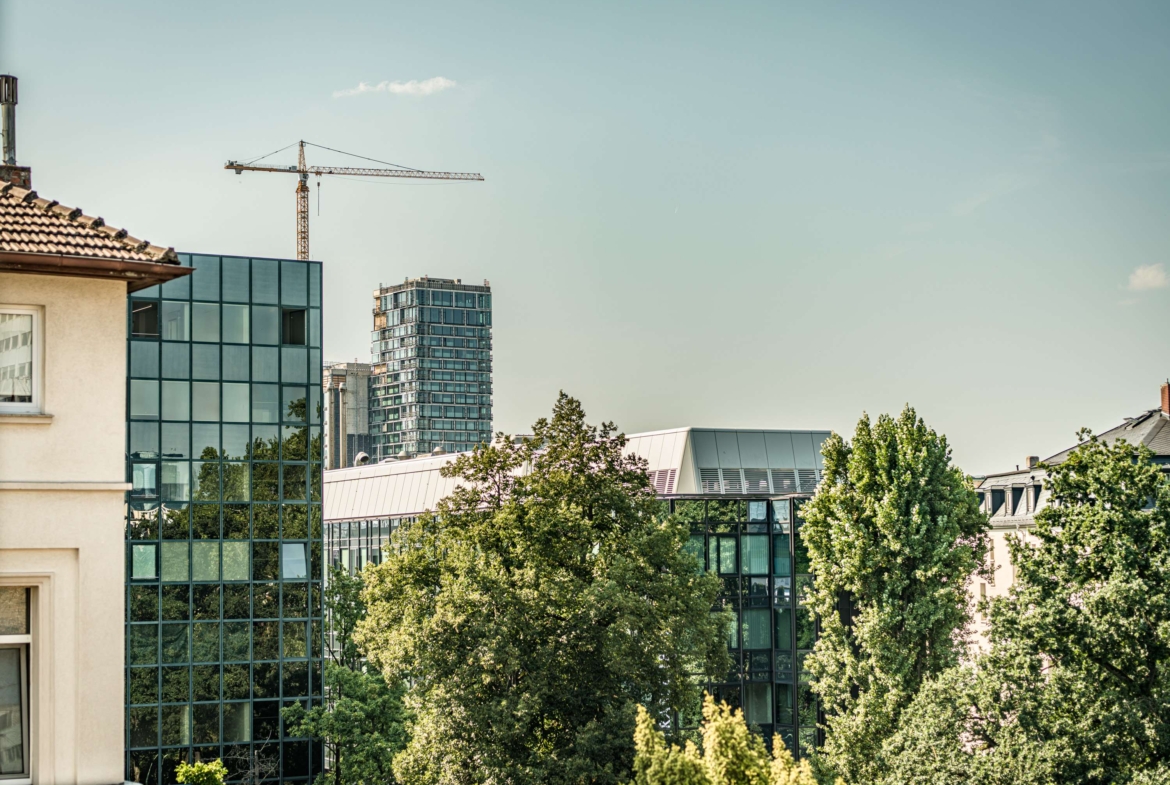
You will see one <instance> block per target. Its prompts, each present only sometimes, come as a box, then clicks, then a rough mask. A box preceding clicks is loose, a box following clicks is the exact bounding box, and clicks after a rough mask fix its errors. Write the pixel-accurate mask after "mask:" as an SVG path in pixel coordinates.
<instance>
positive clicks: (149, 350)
mask: <svg viewBox="0 0 1170 785" xmlns="http://www.w3.org/2000/svg"><path fill="white" fill-rule="evenodd" d="M180 258H181V259H182V263H183V264H187V265H191V266H194V267H195V268H196V271H195V273H194V274H193V275H191V276H190V277H188V278H180V279H177V280H175V281H171V282H169V283H166V284H163V285H162V286H161V287H157V286H156V287H153V288H151V289H146V290H144V291H141V292H136V293H135V294H133V295H132V296H131V299H130V302H129V314H128V316H129V327H130V340H129V345H128V348H127V352H128V358H127V360H128V369H129V374H128V376H129V378H128V380H127V416H128V428H127V431H128V435H127V438H128V443H127V448H126V453H127V467H126V473H127V480H128V481H129V482H130V483H131V485H132V490H131V491H130V492H129V493H128V494H127V520H126V548H127V554H126V556H127V558H126V564H127V575H126V593H127V596H126V609H127V619H126V701H127V707H126V712H127V713H126V729H127V735H126V748H127V757H126V779H128V780H131V781H135V782H139V783H143V785H170V783H173V782H174V781H175V780H174V769H175V766H176V765H177V764H178V763H179V762H181V761H194V760H204V761H207V760H214V759H216V758H222V759H223V761H224V763H225V765H226V766H227V767H228V770H229V781H240V780H243V779H249V780H270V781H274V782H275V781H283V782H308V781H309V780H311V779H312V778H313V777H314V776H315V775H316V774H317V773H318V772H319V771H320V769H321V750H320V747H319V745H317V744H314V743H312V742H311V741H310V740H309V739H304V738H296V737H294V736H292V735H290V734H289V732H288V728H286V727H284V726H283V723H282V722H281V720H280V709H281V708H283V707H285V706H288V705H291V704H292V703H295V702H299V703H301V704H303V705H314V704H318V703H320V701H321V692H322V690H321V652H322V648H321V643H322V640H323V637H322V636H323V624H322V609H321V581H322V559H323V555H322V544H323V537H322V522H321V490H322V486H321V386H320V379H321V349H320V347H321V307H320V306H321V265H320V263H318V262H304V261H290V260H277V259H248V258H240V257H219V256H188V255H181V257H180Z"/></svg>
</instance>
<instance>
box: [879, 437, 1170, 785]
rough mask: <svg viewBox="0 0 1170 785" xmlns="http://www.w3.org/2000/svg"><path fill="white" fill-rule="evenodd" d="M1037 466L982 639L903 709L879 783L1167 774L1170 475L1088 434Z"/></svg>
mask: <svg viewBox="0 0 1170 785" xmlns="http://www.w3.org/2000/svg"><path fill="white" fill-rule="evenodd" d="M1045 468H1046V469H1047V472H1048V476H1047V479H1046V485H1047V486H1048V488H1049V491H1050V501H1049V505H1048V506H1047V507H1045V508H1044V509H1043V510H1041V511H1040V512H1039V513H1038V514H1037V515H1036V518H1035V522H1036V525H1035V529H1034V530H1033V531H1032V533H1031V536H1030V537H1029V538H1026V539H1025V538H1012V539H1010V540H1009V547H1010V549H1011V555H1012V562H1013V564H1014V565H1015V570H1016V581H1015V584H1014V585H1013V587H1012V589H1011V591H1010V593H1009V595H1008V596H1007V597H1004V598H998V599H996V600H994V601H992V602H991V603H990V607H989V609H988V610H989V614H990V632H989V638H990V644H991V649H990V651H989V652H988V653H987V654H986V655H985V656H982V657H980V658H979V659H978V660H977V661H976V662H975V663H974V664H973V665H971V666H968V667H961V668H956V669H952V670H951V671H949V672H947V673H945V674H943V675H942V676H941V677H940V678H938V679H937V680H936V681H935V682H934V683H932V684H931V685H929V686H928V688H927V689H924V690H923V692H922V694H921V695H920V696H919V697H918V699H917V700H915V702H914V704H913V705H912V706H911V708H910V709H909V710H908V711H907V712H906V715H905V717H904V719H903V723H902V726H901V727H900V728H899V730H898V732H897V734H896V735H895V736H894V737H893V738H891V739H890V740H889V742H888V743H887V745H886V746H887V750H886V751H887V756H886V757H887V759H888V760H889V761H890V762H891V770H890V774H889V778H888V779H887V780H886V781H887V782H889V783H891V784H892V783H894V782H898V783H905V782H920V783H939V784H940V785H941V783H943V782H947V783H962V782H971V783H976V782H978V783H985V782H988V783H1005V784H1006V783H1009V782H1011V783H1051V782H1056V783H1090V784H1095V783H1102V784H1103V783H1127V782H1134V783H1137V782H1165V781H1167V780H1166V764H1167V762H1168V761H1170V537H1168V535H1170V484H1168V482H1167V479H1166V476H1165V475H1164V474H1163V473H1162V472H1161V471H1160V467H1159V466H1158V465H1156V464H1155V463H1154V462H1153V460H1152V453H1151V452H1150V451H1149V449H1148V448H1146V447H1144V446H1135V445H1131V444H1127V443H1126V442H1124V441H1118V442H1116V443H1114V444H1113V445H1105V444H1103V443H1101V442H1099V441H1098V440H1097V439H1096V438H1094V437H1092V436H1091V435H1089V434H1083V442H1082V443H1081V444H1080V445H1079V446H1078V447H1077V448H1076V449H1075V450H1073V451H1072V452H1071V453H1070V454H1069V456H1068V458H1067V460H1065V461H1064V462H1063V463H1061V464H1059V465H1056V466H1051V467H1045Z"/></svg>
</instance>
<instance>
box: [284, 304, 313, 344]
mask: <svg viewBox="0 0 1170 785" xmlns="http://www.w3.org/2000/svg"><path fill="white" fill-rule="evenodd" d="M306 315H307V312H306V311H305V309H304V308H285V309H284V310H283V311H281V317H280V342H281V343H282V344H284V345H286V346H305V345H306V344H307V343H308V340H307V337H308V336H307V327H308V325H307V324H306V321H305V319H306Z"/></svg>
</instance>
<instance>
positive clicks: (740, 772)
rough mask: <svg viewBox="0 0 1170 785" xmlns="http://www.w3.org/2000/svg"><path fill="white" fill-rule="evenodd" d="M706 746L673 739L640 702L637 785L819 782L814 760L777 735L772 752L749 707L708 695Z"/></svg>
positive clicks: (636, 738)
mask: <svg viewBox="0 0 1170 785" xmlns="http://www.w3.org/2000/svg"><path fill="white" fill-rule="evenodd" d="M700 735H701V738H702V743H703V747H702V749H701V750H700V749H699V747H698V746H697V745H696V744H695V743H694V742H693V741H690V740H688V741H687V742H686V743H685V744H684V745H682V746H678V745H674V744H670V743H668V742H667V740H666V738H665V736H664V735H663V733H662V732H661V731H660V730H659V728H658V727H657V725H656V724H655V721H654V718H653V717H651V716H650V713H649V712H647V711H646V710H645V709H644V708H642V707H639V708H638V720H637V730H636V731H635V733H634V745H635V748H636V753H635V757H634V781H633V785H817V780H816V778H815V777H814V775H813V771H812V768H811V767H810V766H809V763H808V761H806V760H805V761H801V762H800V763H799V764H797V763H796V762H795V761H793V759H792V754H791V753H789V751H788V748H787V747H785V746H784V744H782V743H781V742H780V740H779V739H774V740H773V742H774V751H773V754H772V755H771V756H769V755H768V750H767V749H766V748H765V747H764V741H763V739H761V738H760V737H759V736H757V735H756V734H754V733H752V732H751V731H750V730H748V727H747V723H746V722H745V721H744V716H743V712H742V711H740V710H739V709H735V710H732V709H731V708H730V707H729V706H727V705H726V704H722V703H716V702H715V699H714V698H712V697H711V696H710V695H708V696H707V698H706V699H705V700H704V701H703V725H702V729H701V731H700Z"/></svg>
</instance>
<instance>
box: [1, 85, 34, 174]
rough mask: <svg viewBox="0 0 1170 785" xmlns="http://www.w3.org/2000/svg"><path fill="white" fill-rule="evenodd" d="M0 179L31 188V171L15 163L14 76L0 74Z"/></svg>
mask: <svg viewBox="0 0 1170 785" xmlns="http://www.w3.org/2000/svg"><path fill="white" fill-rule="evenodd" d="M0 180H6V181H7V182H10V183H12V184H13V185H15V186H17V187H19V188H29V189H31V188H32V172H31V171H30V170H29V168H28V167H27V166H17V165H16V77H15V76H11V75H9V74H0Z"/></svg>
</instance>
